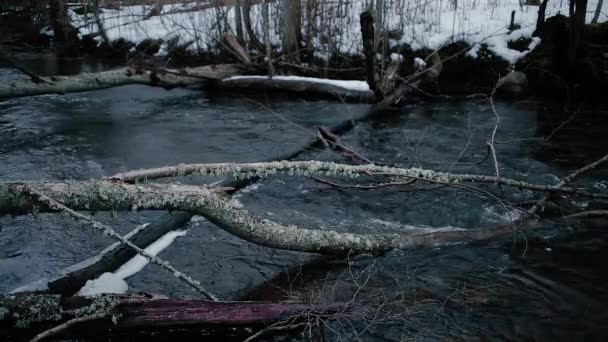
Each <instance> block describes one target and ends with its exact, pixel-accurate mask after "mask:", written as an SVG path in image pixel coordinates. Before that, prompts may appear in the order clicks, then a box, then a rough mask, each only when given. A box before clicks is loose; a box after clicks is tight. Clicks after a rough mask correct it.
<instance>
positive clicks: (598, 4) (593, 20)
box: [591, 0, 604, 24]
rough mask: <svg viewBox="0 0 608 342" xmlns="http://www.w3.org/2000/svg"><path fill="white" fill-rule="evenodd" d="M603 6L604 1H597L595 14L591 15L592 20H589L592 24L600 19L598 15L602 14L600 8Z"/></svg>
mask: <svg viewBox="0 0 608 342" xmlns="http://www.w3.org/2000/svg"><path fill="white" fill-rule="evenodd" d="M603 5H604V0H598V2H597V7H596V8H595V14H593V19H591V23H592V24H596V23H597V21H598V20H599V19H600V14H601V13H602V6H603Z"/></svg>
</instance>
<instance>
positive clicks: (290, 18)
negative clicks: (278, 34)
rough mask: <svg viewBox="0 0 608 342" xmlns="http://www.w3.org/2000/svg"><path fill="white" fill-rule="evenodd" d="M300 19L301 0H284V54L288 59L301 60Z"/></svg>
mask: <svg viewBox="0 0 608 342" xmlns="http://www.w3.org/2000/svg"><path fill="white" fill-rule="evenodd" d="M300 21H301V19H300V0H283V54H284V55H285V56H286V58H287V60H288V61H294V62H299V61H300V56H299V50H300V35H301V34H300V27H301V24H300Z"/></svg>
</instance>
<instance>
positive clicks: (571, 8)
mask: <svg viewBox="0 0 608 342" xmlns="http://www.w3.org/2000/svg"><path fill="white" fill-rule="evenodd" d="M575 6H576V0H570V2H569V3H568V15H569V16H570V17H573V16H574V9H575Z"/></svg>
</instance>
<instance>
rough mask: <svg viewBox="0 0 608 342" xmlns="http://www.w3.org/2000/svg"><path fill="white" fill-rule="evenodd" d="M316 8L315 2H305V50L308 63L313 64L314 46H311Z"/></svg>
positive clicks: (312, 0) (308, 0)
mask: <svg viewBox="0 0 608 342" xmlns="http://www.w3.org/2000/svg"><path fill="white" fill-rule="evenodd" d="M316 8H317V0H306V34H305V38H304V39H305V41H306V50H307V51H308V61H309V63H312V62H313V59H314V46H313V38H314V34H315V32H314V28H315V27H316V20H317V17H316V13H315V12H316Z"/></svg>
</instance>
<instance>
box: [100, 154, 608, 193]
mask: <svg viewBox="0 0 608 342" xmlns="http://www.w3.org/2000/svg"><path fill="white" fill-rule="evenodd" d="M277 173H282V174H288V175H294V174H295V175H304V176H326V175H340V176H346V177H358V176H361V175H390V176H395V177H403V178H416V179H421V180H427V181H437V182H440V183H447V184H450V183H467V182H470V183H498V184H501V185H505V186H511V187H515V188H520V189H528V190H533V191H550V192H557V191H559V192H562V193H572V194H578V195H581V196H588V197H593V198H606V197H608V194H601V193H589V192H585V191H583V190H580V189H576V188H567V187H558V186H557V185H542V184H533V183H528V182H526V181H521V180H516V179H511V178H506V177H500V178H498V177H496V176H487V175H474V174H451V173H444V172H437V171H433V170H429V169H422V168H398V167H390V166H379V165H374V164H367V165H348V164H337V163H332V162H320V161H278V162H268V163H216V164H181V165H177V166H166V167H161V168H155V169H145V170H136V171H129V172H125V173H119V174H116V175H114V176H111V177H109V179H111V180H120V181H123V182H136V181H141V180H146V179H147V180H150V179H156V178H165V177H176V176H183V175H190V174H196V175H214V176H219V175H222V176H235V177H265V176H269V175H273V174H277Z"/></svg>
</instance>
